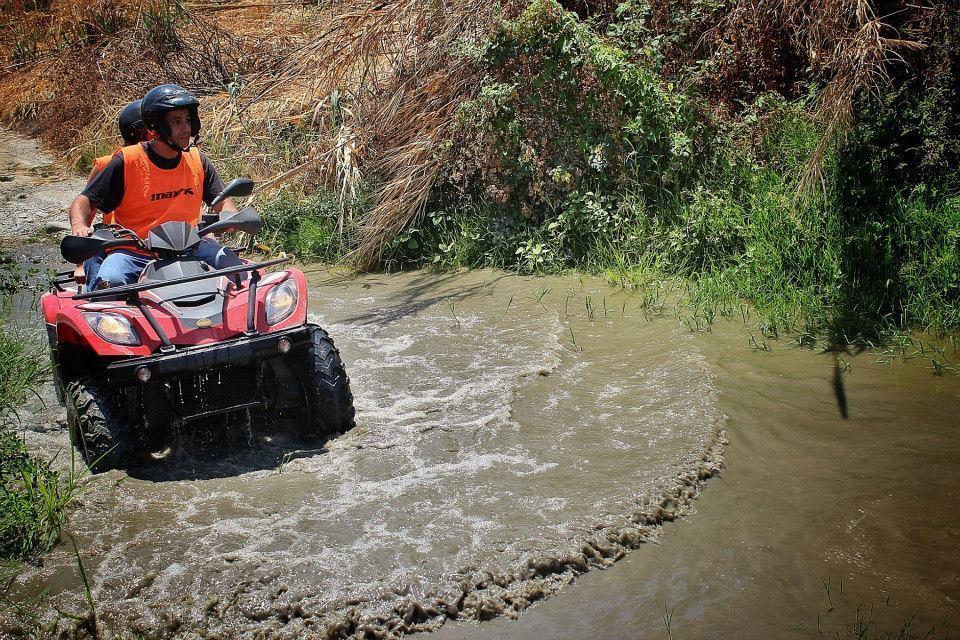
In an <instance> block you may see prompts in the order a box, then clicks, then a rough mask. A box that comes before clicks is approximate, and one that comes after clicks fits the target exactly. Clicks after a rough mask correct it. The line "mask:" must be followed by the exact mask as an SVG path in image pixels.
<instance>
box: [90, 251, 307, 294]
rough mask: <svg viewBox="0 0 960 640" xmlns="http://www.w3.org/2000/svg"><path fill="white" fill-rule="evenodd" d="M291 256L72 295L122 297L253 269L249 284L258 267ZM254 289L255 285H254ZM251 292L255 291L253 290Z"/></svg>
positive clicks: (285, 260) (252, 280) (273, 263)
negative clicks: (171, 278)
mask: <svg viewBox="0 0 960 640" xmlns="http://www.w3.org/2000/svg"><path fill="white" fill-rule="evenodd" d="M292 261H293V257H292V256H287V257H285V258H274V259H273V260H267V261H265V262H251V263H250V264H241V265H238V266H236V267H227V268H226V269H217V270H214V271H210V272H208V273H201V274H198V275H195V276H184V277H182V278H174V279H173V280H158V281H156V282H135V283H133V284H122V285H120V286H119V287H110V288H108V289H95V290H93V291H87V292H85V293H78V294H77V295H75V296H73V299H74V300H95V299H97V298H115V297H121V298H122V297H124V296H128V295H129V294H132V293H139V292H141V291H147V290H149V289H159V288H161V287H172V286H173V285H175V284H183V283H185V282H196V281H197V280H205V279H207V278H219V277H220V276H230V275H233V274H236V273H243V272H245V271H254V274H251V276H250V284H251V285H254V284H255V282H256V280H259V275H256V272H257V271H259V270H260V269H264V268H266V267H272V266H274V265H278V264H283V263H285V262H292ZM254 289H256V287H255V286H254ZM251 293H254V294H255V293H256V291H255V290H254V291H253V292H251Z"/></svg>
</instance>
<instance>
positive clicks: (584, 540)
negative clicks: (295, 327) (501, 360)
mask: <svg viewBox="0 0 960 640" xmlns="http://www.w3.org/2000/svg"><path fill="white" fill-rule="evenodd" d="M726 444H727V437H726V432H725V430H724V428H723V427H722V426H721V425H716V426H715V429H714V433H713V438H712V440H711V441H710V442H708V443H707V444H706V445H705V446H704V448H703V450H702V453H701V455H700V457H699V460H698V461H697V462H696V463H695V464H691V467H692V470H691V471H687V472H684V473H681V474H678V475H677V476H676V478H675V480H674V484H673V485H672V486H671V487H670V488H668V489H666V490H664V491H663V492H662V494H661V496H660V498H659V499H653V498H648V499H643V500H638V501H637V508H636V510H634V511H633V512H631V513H629V514H626V515H623V516H617V517H613V518H609V519H608V520H607V521H605V522H597V523H596V524H595V525H594V527H593V530H592V531H591V532H590V533H586V534H585V535H584V536H583V537H581V538H576V539H572V540H570V545H569V546H568V547H566V548H563V549H555V550H554V551H553V552H548V553H544V554H540V555H537V556H535V557H531V558H528V559H527V560H526V561H525V562H524V563H522V564H519V565H517V566H514V567H511V568H509V569H507V570H506V571H503V572H498V573H492V572H490V571H484V570H483V569H480V568H469V567H468V568H464V569H463V570H462V571H461V572H458V573H456V574H453V575H450V576H447V577H446V580H444V582H446V585H444V586H442V587H440V588H438V589H436V590H433V591H428V592H427V593H424V594H422V595H420V596H410V595H409V594H406V593H404V591H405V589H404V588H403V587H398V586H396V585H395V586H394V587H393V588H392V589H393V591H394V594H396V595H397V596H400V598H401V599H400V602H399V603H396V604H393V605H392V606H391V608H390V610H389V611H388V612H385V613H374V612H370V611H365V610H364V608H363V607H362V605H363V604H364V603H363V602H357V601H345V602H343V603H341V604H342V605H343V608H340V607H336V609H338V610H336V611H329V610H325V611H324V610H315V611H311V610H310V607H309V604H308V603H307V602H306V600H307V599H306V598H304V599H303V600H302V601H300V602H295V601H289V602H285V603H283V604H279V603H278V606H276V607H272V608H266V609H265V608H260V609H259V610H256V611H254V610H251V609H249V608H248V607H247V606H244V604H243V603H242V600H243V598H242V595H243V592H244V591H245V589H244V587H243V586H241V587H240V588H239V590H238V592H237V593H236V598H235V599H234V600H233V601H232V602H229V603H220V602H217V603H213V604H212V605H211V606H210V607H208V610H207V613H208V615H209V614H212V616H215V617H219V616H223V617H222V618H221V620H220V621H222V622H224V623H227V625H228V626H233V625H230V619H231V618H233V617H234V616H236V617H241V618H246V619H247V620H248V621H249V622H250V623H251V624H250V626H249V627H248V628H243V627H241V629H242V631H241V634H242V635H243V637H246V636H247V635H248V634H249V636H250V637H257V638H278V639H279V638H295V637H307V638H324V639H326V640H345V639H348V638H378V639H384V640H394V639H396V638H400V637H402V636H404V635H406V634H410V633H415V632H426V631H435V630H437V629H439V628H440V627H441V626H442V625H443V624H444V623H445V622H446V621H448V620H477V621H483V620H490V619H493V618H495V617H498V616H505V617H507V618H510V619H515V618H517V617H518V616H519V615H520V614H521V612H523V610H524V609H526V608H527V607H529V606H531V605H533V604H535V603H536V602H538V601H540V600H543V599H544V598H547V597H549V596H551V595H553V594H554V593H556V592H558V591H559V590H560V589H562V588H564V587H566V586H568V585H570V584H572V583H573V582H575V581H576V579H577V577H579V576H580V575H582V574H584V573H586V572H588V571H592V570H597V569H607V568H609V567H611V566H613V565H614V563H616V562H617V561H618V560H620V559H621V558H623V557H625V556H626V555H627V553H629V552H630V551H632V550H634V549H637V548H638V547H640V545H642V544H645V543H647V542H652V541H656V539H657V537H658V535H659V533H660V531H661V530H662V527H663V525H664V524H665V523H667V522H672V521H674V520H676V519H678V518H680V517H681V516H683V515H686V514H688V513H689V512H690V511H691V510H692V508H693V502H694V500H695V499H696V498H697V497H698V496H699V494H700V492H701V491H702V490H703V488H704V486H705V483H706V481H707V480H709V479H710V478H712V477H714V476H716V475H718V474H719V473H720V472H721V471H722V469H723V449H724V446H725V445H726ZM691 462H692V461H691ZM260 580H261V581H262V580H263V578H261V579H260ZM251 582H253V581H251ZM246 586H249V585H246ZM277 595H280V594H277ZM371 604H373V603H371ZM328 606H329V605H328ZM268 620H269V622H267V628H264V622H265V621H268ZM208 622H212V621H211V620H208ZM181 624H182V621H180V620H178V621H177V622H176V623H174V624H172V625H170V626H168V628H167V631H168V632H172V634H173V635H174V636H177V637H187V636H189V635H190V632H187V633H186V636H183V635H181V634H183V633H184V630H183V629H182V628H181ZM233 629H234V630H237V629H236V627H235V626H234V627H233ZM143 631H146V629H143ZM154 632H156V630H154ZM197 632H201V629H199V628H197V629H193V630H192V633H197ZM157 637H166V634H163V632H161V635H160V636H157ZM211 637H212V636H211Z"/></svg>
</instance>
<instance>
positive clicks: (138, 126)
mask: <svg viewBox="0 0 960 640" xmlns="http://www.w3.org/2000/svg"><path fill="white" fill-rule="evenodd" d="M141 102H142V100H134V101H133V102H128V103H127V106H125V107H124V108H123V109H121V110H120V117H119V118H118V119H117V126H118V127H120V136H121V137H122V138H123V141H124V142H126V143H127V144H128V145H129V144H136V143H138V142H140V141H141V140H143V139H144V135H143V134H144V133H146V129H147V128H146V127H145V126H143V118H142V117H140V103H141Z"/></svg>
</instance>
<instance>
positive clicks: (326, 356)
mask: <svg viewBox="0 0 960 640" xmlns="http://www.w3.org/2000/svg"><path fill="white" fill-rule="evenodd" d="M308 331H309V341H308V342H307V345H306V346H305V347H304V348H303V349H302V351H300V352H299V353H296V354H294V356H293V363H292V364H294V370H295V371H296V372H297V374H298V375H299V377H300V382H301V386H302V388H303V391H304V395H305V396H306V401H307V402H306V404H307V407H306V409H307V415H306V421H305V423H304V424H303V425H302V427H301V434H302V435H304V436H308V437H319V438H326V437H330V436H332V435H334V434H336V433H344V432H346V431H349V430H350V429H352V428H353V427H354V426H356V423H355V422H354V419H353V416H354V413H355V411H354V408H353V393H351V392H350V378H348V377H347V372H346V370H345V369H344V368H343V362H342V361H341V360H340V352H339V351H338V350H337V348H336V347H335V346H333V340H331V339H330V336H329V335H327V332H326V331H324V330H323V329H321V328H320V327H316V326H312V327H310V328H309V329H308Z"/></svg>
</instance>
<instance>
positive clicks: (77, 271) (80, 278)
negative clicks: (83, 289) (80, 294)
mask: <svg viewBox="0 0 960 640" xmlns="http://www.w3.org/2000/svg"><path fill="white" fill-rule="evenodd" d="M73 281H74V282H76V283H77V284H86V282H87V275H86V274H85V273H84V271H83V265H82V264H78V265H77V266H76V267H74V269H73Z"/></svg>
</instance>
